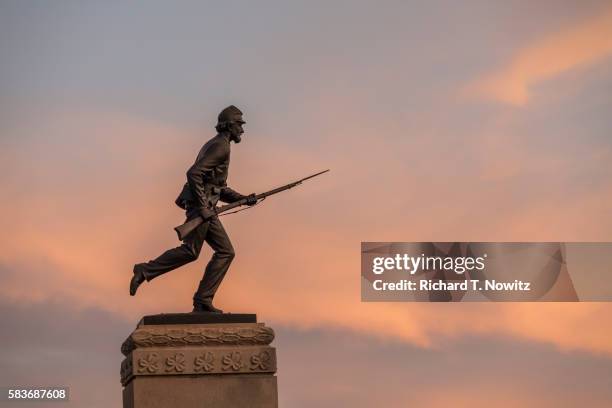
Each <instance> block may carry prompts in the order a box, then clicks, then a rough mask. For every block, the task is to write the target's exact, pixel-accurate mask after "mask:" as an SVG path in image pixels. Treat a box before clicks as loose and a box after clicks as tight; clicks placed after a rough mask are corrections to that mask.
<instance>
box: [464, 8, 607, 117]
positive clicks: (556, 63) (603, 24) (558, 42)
mask: <svg viewBox="0 0 612 408" xmlns="http://www.w3.org/2000/svg"><path fill="white" fill-rule="evenodd" d="M610 55H612V9H607V10H604V11H603V12H601V13H600V14H598V15H596V16H594V17H592V18H590V19H588V20H585V21H581V22H579V23H576V24H575V25H574V26H571V27H568V28H566V29H565V30H562V31H559V32H555V33H552V34H550V35H547V36H545V37H543V38H539V39H537V40H535V41H534V42H533V43H532V44H529V45H527V46H525V47H524V48H522V49H520V50H518V51H517V52H516V53H515V54H514V56H513V57H512V58H511V60H510V61H509V62H508V63H507V64H506V65H505V66H503V67H500V68H499V69H498V70H497V71H495V72H493V73H490V74H488V75H485V77H484V78H482V79H479V80H477V81H475V82H474V83H472V84H470V85H469V86H468V87H467V88H466V92H467V94H469V95H472V96H477V97H482V98H486V99H492V100H495V101H498V102H502V103H506V104H510V105H515V106H524V105H526V104H527V103H528V102H529V99H530V92H531V91H532V89H533V87H534V86H536V85H537V84H538V83H540V82H542V81H546V80H549V79H553V78H555V77H557V76H558V75H560V74H562V73H563V72H566V71H569V70H572V69H577V68H582V67H585V66H588V65H590V64H594V63H597V62H599V61H601V60H603V59H604V58H606V57H608V56H610Z"/></svg>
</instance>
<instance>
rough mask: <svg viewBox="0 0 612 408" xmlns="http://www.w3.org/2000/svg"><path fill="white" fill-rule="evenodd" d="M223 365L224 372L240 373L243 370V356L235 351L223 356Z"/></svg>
mask: <svg viewBox="0 0 612 408" xmlns="http://www.w3.org/2000/svg"><path fill="white" fill-rule="evenodd" d="M221 363H222V364H223V371H228V370H234V371H240V369H241V368H242V356H241V355H240V352H239V351H233V352H231V353H228V354H226V355H225V356H223V359H222V360H221Z"/></svg>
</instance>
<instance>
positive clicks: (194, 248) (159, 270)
mask: <svg viewBox="0 0 612 408" xmlns="http://www.w3.org/2000/svg"><path fill="white" fill-rule="evenodd" d="M207 229H208V223H207V222H206V223H203V224H202V225H200V226H199V227H198V228H196V230H195V231H193V232H192V233H191V234H189V235H187V237H185V239H184V240H183V244H182V245H181V246H179V247H176V248H172V249H169V250H167V251H166V252H164V253H163V254H161V255H160V256H158V257H157V258H155V259H154V260H152V261H149V262H146V263H143V264H141V265H142V267H143V268H144V276H145V278H146V280H147V281H150V280H151V279H153V278H156V277H158V276H159V275H163V274H164V273H166V272H170V271H171V270H173V269H176V268H178V267H180V266H183V265H185V264H187V263H189V262H193V261H195V260H196V259H198V256H199V255H200V251H201V250H202V245H203V244H204V239H205V237H206V231H207Z"/></svg>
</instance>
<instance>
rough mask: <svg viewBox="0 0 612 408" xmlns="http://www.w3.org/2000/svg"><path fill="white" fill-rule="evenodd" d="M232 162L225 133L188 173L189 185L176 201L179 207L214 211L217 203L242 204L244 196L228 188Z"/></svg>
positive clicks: (204, 148) (207, 146) (211, 142)
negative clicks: (240, 202) (239, 201)
mask: <svg viewBox="0 0 612 408" xmlns="http://www.w3.org/2000/svg"><path fill="white" fill-rule="evenodd" d="M229 163H230V140H229V136H228V135H225V134H218V135H217V136H215V137H213V138H212V139H210V140H209V141H208V142H206V144H205V145H204V146H202V149H200V152H199V153H198V157H197V158H196V160H195V163H194V164H193V166H191V168H189V170H188V171H187V183H185V185H184V186H183V190H182V191H181V193H180V194H179V196H178V198H177V199H176V204H177V205H178V206H179V207H181V208H183V209H185V208H186V207H195V208H202V207H205V208H214V206H215V205H216V204H217V201H219V200H221V201H224V202H228V203H231V202H234V201H238V200H240V199H242V198H244V196H243V195H242V194H240V193H238V192H236V191H234V190H232V189H231V188H229V187H227V175H228V170H229Z"/></svg>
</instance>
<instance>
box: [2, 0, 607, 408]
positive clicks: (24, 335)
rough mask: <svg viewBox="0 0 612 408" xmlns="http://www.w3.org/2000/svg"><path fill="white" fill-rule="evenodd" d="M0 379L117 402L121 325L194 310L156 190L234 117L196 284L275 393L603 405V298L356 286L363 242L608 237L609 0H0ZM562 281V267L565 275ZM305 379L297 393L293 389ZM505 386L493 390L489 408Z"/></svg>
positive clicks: (176, 217) (394, 401)
mask: <svg viewBox="0 0 612 408" xmlns="http://www.w3.org/2000/svg"><path fill="white" fill-rule="evenodd" d="M0 55H1V61H2V62H1V64H0V183H1V184H2V191H3V194H2V195H0V222H1V223H2V225H3V226H4V228H3V230H4V233H3V234H1V235H0V248H2V249H1V250H0V277H2V282H3V283H2V285H0V299H1V300H0V312H1V313H0V316H1V318H2V320H3V322H2V324H3V327H7V328H8V329H7V330H3V331H2V334H1V338H2V346H3V347H2V350H0V364H1V365H2V367H3V370H2V372H1V373H0V385H22V384H43V383H62V384H67V385H69V386H70V387H71V390H72V394H71V395H72V398H73V401H72V402H71V403H70V405H72V406H88V407H108V406H118V405H119V404H120V401H121V388H120V383H119V374H118V372H119V364H120V361H121V358H122V356H121V354H120V352H119V347H120V344H121V342H122V341H123V340H124V339H125V337H127V335H128V334H129V333H130V332H131V330H132V329H133V328H134V326H135V324H136V322H137V321H138V320H139V318H140V317H141V316H142V315H145V314H155V313H161V312H179V311H189V310H190V308H191V297H192V295H193V291H194V290H195V288H196V285H197V282H198V281H199V279H200V277H201V275H202V272H203V268H204V266H205V263H206V261H207V258H208V257H209V256H210V250H208V249H207V250H205V251H204V252H203V254H202V256H201V258H200V259H199V260H198V261H196V262H194V263H192V264H189V265H187V266H185V267H183V268H181V269H179V270H176V271H173V272H171V273H169V274H167V275H164V276H163V277H160V278H158V279H156V280H154V281H151V282H149V283H145V284H144V285H143V286H142V287H141V288H140V289H139V292H138V295H137V296H136V297H135V298H131V297H130V296H128V282H129V279H130V278H131V273H132V270H131V268H132V265H133V264H134V263H136V262H142V261H145V260H148V259H151V258H154V257H156V256H157V255H159V254H160V253H161V252H162V251H164V250H165V249H168V248H170V247H173V246H176V245H178V242H177V240H176V236H175V233H174V231H173V230H172V228H173V227H174V226H176V225H178V224H180V223H181V222H182V221H183V214H182V213H181V210H180V209H178V208H177V207H176V206H174V204H173V201H174V199H175V197H176V195H177V194H178V193H179V191H180V189H181V187H182V185H183V183H184V181H185V172H186V170H187V169H188V168H189V166H190V165H191V164H192V162H193V160H194V159H195V156H196V154H197V152H198V150H199V148H200V147H201V145H202V144H203V143H205V142H206V141H207V140H208V139H209V138H210V137H212V136H214V125H215V120H216V116H217V114H218V112H219V111H220V110H221V109H222V108H223V107H225V106H227V105H229V104H235V105H236V106H238V107H240V108H241V109H242V110H243V111H244V118H245V120H246V121H247V125H246V126H245V130H246V133H245V135H244V139H243V142H242V143H241V144H240V145H234V146H233V147H232V165H231V168H230V177H229V180H228V183H229V185H230V186H232V187H233V188H235V189H236V190H238V191H240V192H243V193H245V194H246V193H251V192H260V191H264V190H268V189H270V188H272V187H275V186H277V185H280V184H285V183H287V182H290V181H292V180H294V179H298V178H301V177H304V176H306V175H309V174H312V173H314V172H316V171H319V170H323V169H327V168H330V169H331V172H330V173H328V174H325V175H324V176H321V177H319V178H317V179H316V180H312V181H310V182H308V183H306V184H304V185H303V186H301V187H300V188H299V189H294V190H291V191H290V192H286V193H283V194H281V195H278V196H275V197H272V198H269V199H268V200H266V201H265V203H262V204H261V205H259V206H257V207H256V208H253V209H250V210H249V211H244V212H241V213H239V214H235V215H231V216H228V217H223V218H222V222H223V223H224V225H225V227H226V230H227V231H228V234H229V235H230V238H231V239H232V242H233V245H234V247H235V249H236V253H237V256H236V259H235V260H234V263H233V264H232V267H231V269H230V271H229V272H228V274H227V276H226V278H225V280H224V281H223V284H222V286H221V288H220V290H219V292H218V294H217V297H216V298H215V304H216V305H217V306H219V307H221V308H223V309H226V310H229V311H233V312H253V313H257V315H258V319H259V320H260V321H263V322H265V323H266V324H267V325H269V326H271V327H273V328H274V329H275V331H276V333H277V337H276V339H275V341H274V343H273V344H274V345H275V346H276V347H277V353H278V361H279V371H278V381H279V398H280V403H281V406H290V407H311V406H320V407H327V406H330V407H331V406H338V405H340V406H353V407H371V406H375V405H376V406H385V407H396V406H397V407H403V406H408V405H410V406H431V407H437V406H448V405H449V404H451V403H452V404H454V405H456V406H460V407H462V406H465V407H480V406H489V405H490V401H491V400H492V398H495V399H496V401H499V406H508V407H510V406H526V407H548V406H550V407H553V406H563V404H565V405H566V406H575V405H579V404H580V405H587V406H591V407H604V406H609V405H610V402H611V401H612V391H611V390H612V386H611V385H612V343H610V341H609V338H610V337H611V335H612V324H611V322H610V318H609V316H610V314H611V313H612V307H611V306H610V305H609V304H607V303H571V304H562V303H546V304H538V303H520V304H509V303H508V304H502V303H496V304H493V303H472V304H451V305H446V304H421V303H419V304H413V303H362V302H360V266H359V262H360V242H361V241H384V242H389V241H399V242H402V241H406V242H410V241H418V242H420V241H612V217H611V215H612V213H611V211H610V206H609V205H610V204H609V203H610V202H611V199H612V186H611V184H610V181H609V180H610V179H611V176H612V165H611V164H610V163H612V143H611V139H610V137H609V136H610V134H611V131H612V124H611V122H610V119H609V112H610V111H611V108H612V106H611V105H612V101H611V99H610V94H611V90H612V74H611V73H612V69H611V68H612V7H611V6H610V3H609V2H605V1H563V0H562V1H540V2H536V3H534V2H528V1H468V2H462V4H458V3H457V2H451V1H429V2H426V1H422V2H415V1H411V2H406V1H403V2H399V1H397V2H394V1H383V2H376V3H375V2H362V1H351V2H348V1H339V0H334V1H331V2H299V3H298V2H281V1H262V2H256V3H255V2H239V1H227V2H223V3H222V4H221V3H219V2H206V1H202V2H195V1H194V2H187V1H178V2H172V3H171V2H164V1H148V2H146V3H145V2H141V3H137V2H129V3H128V2H115V1H109V2H94V1H84V2H77V1H56V2H46V1H28V2H20V1H7V0H1V1H0ZM572 273H580V271H576V272H573V271H572ZM305 383H306V384H308V387H307V388H305V387H304V384H305ZM504 404H505V405H504Z"/></svg>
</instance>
